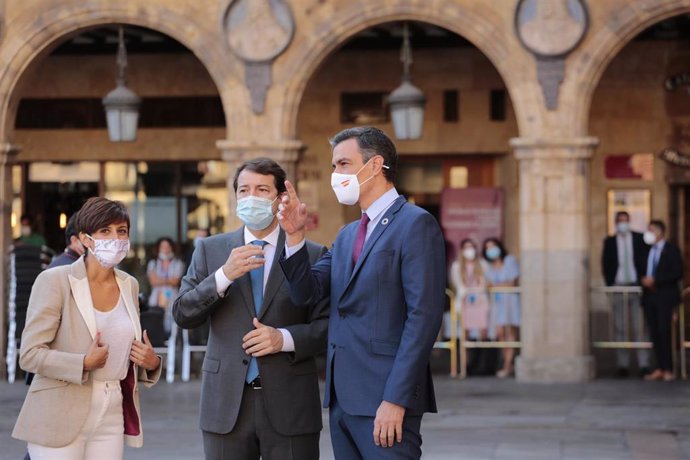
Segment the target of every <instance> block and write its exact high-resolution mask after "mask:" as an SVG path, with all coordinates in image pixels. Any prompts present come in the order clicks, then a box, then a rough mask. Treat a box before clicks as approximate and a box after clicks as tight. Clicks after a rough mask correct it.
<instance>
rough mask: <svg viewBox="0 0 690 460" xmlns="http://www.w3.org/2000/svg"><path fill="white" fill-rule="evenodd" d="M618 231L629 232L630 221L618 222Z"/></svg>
mask: <svg viewBox="0 0 690 460" xmlns="http://www.w3.org/2000/svg"><path fill="white" fill-rule="evenodd" d="M616 231H617V232H618V233H628V232H629V231H630V223H629V222H618V223H617V224H616Z"/></svg>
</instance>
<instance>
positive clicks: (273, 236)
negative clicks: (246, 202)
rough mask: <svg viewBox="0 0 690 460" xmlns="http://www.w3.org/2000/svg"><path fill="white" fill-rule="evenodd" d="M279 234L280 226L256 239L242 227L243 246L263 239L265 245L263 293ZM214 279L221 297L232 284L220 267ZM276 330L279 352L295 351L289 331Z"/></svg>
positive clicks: (249, 231)
mask: <svg viewBox="0 0 690 460" xmlns="http://www.w3.org/2000/svg"><path fill="white" fill-rule="evenodd" d="M279 233H280V226H279V225H276V228H275V229H274V230H273V231H272V232H271V233H269V234H268V235H266V236H265V237H264V238H257V237H256V236H254V235H253V234H252V232H251V230H249V229H248V228H247V227H246V226H245V227H244V244H250V243H251V242H252V241H255V240H259V239H263V241H265V242H266V245H264V259H266V263H264V291H265V290H266V282H267V281H268V275H269V274H270V273H271V267H272V266H273V259H274V258H275V254H276V246H277V245H278V234H279ZM215 278H216V291H217V292H218V295H219V296H221V297H223V296H224V295H225V291H227V290H228V288H229V287H230V285H231V284H232V281H231V280H229V279H228V277H227V276H225V273H224V272H223V267H220V268H219V269H218V270H216V273H215ZM277 329H278V330H279V331H280V333H281V334H282V335H283V348H282V349H281V350H280V351H286V352H292V351H295V341H294V339H293V338H292V334H290V331H288V330H287V329H283V328H277Z"/></svg>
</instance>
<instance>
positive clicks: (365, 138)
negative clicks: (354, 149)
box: [329, 126, 398, 184]
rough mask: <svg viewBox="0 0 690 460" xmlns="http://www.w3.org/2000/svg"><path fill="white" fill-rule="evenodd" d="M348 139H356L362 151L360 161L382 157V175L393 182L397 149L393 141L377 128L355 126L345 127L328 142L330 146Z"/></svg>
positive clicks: (396, 169) (396, 168)
mask: <svg viewBox="0 0 690 460" xmlns="http://www.w3.org/2000/svg"><path fill="white" fill-rule="evenodd" d="M348 139H356V140H357V146H358V147H359V151H360V152H362V161H363V162H364V163H366V162H367V161H369V160H370V159H371V158H372V157H374V156H376V155H381V156H382V157H383V164H384V165H386V168H383V175H384V177H385V178H386V180H387V181H388V182H391V183H393V184H394V183H395V179H396V176H397V174H398V151H397V150H396V148H395V144H393V141H392V140H391V139H390V138H389V137H388V136H387V135H386V133H384V132H383V131H381V130H380V129H378V128H375V127H373V126H357V127H355V128H347V129H344V130H342V131H340V132H339V133H338V134H336V135H335V136H333V137H332V138H331V139H330V140H329V142H330V144H331V148H335V146H336V145H338V144H340V143H341V142H344V141H346V140H348Z"/></svg>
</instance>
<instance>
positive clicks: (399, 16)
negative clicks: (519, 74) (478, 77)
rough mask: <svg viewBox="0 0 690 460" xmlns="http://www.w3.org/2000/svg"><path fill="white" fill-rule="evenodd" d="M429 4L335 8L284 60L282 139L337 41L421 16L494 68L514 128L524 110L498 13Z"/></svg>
mask: <svg viewBox="0 0 690 460" xmlns="http://www.w3.org/2000/svg"><path fill="white" fill-rule="evenodd" d="M429 3H431V2H415V3H411V2H408V1H404V0H397V1H392V2H385V3H382V4H379V5H373V6H371V7H367V8H363V7H362V6H361V5H360V4H359V3H357V2H352V3H351V4H350V5H349V6H347V7H345V8H343V10H342V11H339V13H338V16H337V17H335V18H330V19H331V20H330V21H329V22H328V27H323V28H320V29H316V30H317V31H318V33H316V34H314V36H312V37H309V43H307V44H306V46H302V47H301V48H300V49H299V51H298V54H297V55H296V56H294V57H292V58H291V60H290V63H288V64H287V65H286V67H287V68H286V75H289V77H288V78H289V81H288V82H287V83H286V91H285V93H286V96H285V102H284V104H283V107H282V108H281V110H282V116H281V125H280V126H279V129H280V132H281V135H282V136H283V137H284V138H285V139H295V138H296V137H297V116H298V112H299V107H300V103H301V100H302V96H303V94H304V91H305V89H306V87H307V85H308V82H309V80H310V78H311V77H312V75H314V73H315V72H316V71H317V70H318V68H319V66H320V65H321V64H322V63H323V62H324V61H325V60H326V59H327V58H328V57H329V56H330V55H331V54H332V53H333V52H334V51H335V50H336V49H337V48H338V47H339V46H340V45H342V44H343V43H344V42H346V41H347V40H348V39H350V38H351V37H353V36H354V35H356V34H357V33H359V32H361V31H362V30H365V29H367V28H369V27H372V26H375V25H377V24H382V23H386V22H391V21H401V20H408V21H420V22H426V23H429V24H433V25H436V26H439V27H443V28H445V29H447V30H449V31H451V32H453V33H456V34H458V35H461V36H462V37H463V38H465V39H467V40H468V41H470V42H471V43H472V44H473V45H475V46H476V47H477V48H478V49H479V50H480V51H481V52H482V53H483V54H484V55H485V56H486V57H487V58H488V59H489V61H490V62H491V63H492V65H493V66H494V67H495V68H496V69H497V71H498V73H499V74H500V76H501V78H502V80H503V82H504V83H505V85H506V89H507V91H508V94H509V95H510V97H511V100H512V102H513V107H514V110H515V114H516V118H517V122H518V130H519V129H520V126H521V124H522V123H521V118H523V117H521V114H523V112H524V111H523V110H521V104H520V102H519V100H520V98H521V95H520V94H519V91H518V87H519V82H518V81H513V80H511V78H510V77H511V75H514V74H515V73H514V72H513V71H511V68H510V67H509V65H508V64H507V62H508V61H509V60H508V56H509V54H510V50H509V47H508V46H506V42H505V41H501V40H500V39H497V38H496V31H497V29H499V28H500V27H501V26H502V25H503V22H502V18H501V17H500V16H498V15H495V16H494V17H492V16H490V15H487V12H486V11H484V12H483V13H482V14H480V13H478V12H476V11H472V10H470V9H464V8H463V7H462V6H461V5H457V4H448V3H442V2H435V3H438V5H437V6H436V7H431V5H430V4H429ZM511 30H512V29H511ZM513 70H514V69H513Z"/></svg>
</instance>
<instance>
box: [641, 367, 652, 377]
mask: <svg viewBox="0 0 690 460" xmlns="http://www.w3.org/2000/svg"><path fill="white" fill-rule="evenodd" d="M651 373H652V370H651V369H650V368H648V367H643V368H642V369H640V377H644V376H645V375H647V374H651Z"/></svg>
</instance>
